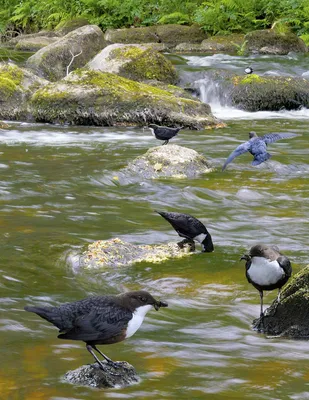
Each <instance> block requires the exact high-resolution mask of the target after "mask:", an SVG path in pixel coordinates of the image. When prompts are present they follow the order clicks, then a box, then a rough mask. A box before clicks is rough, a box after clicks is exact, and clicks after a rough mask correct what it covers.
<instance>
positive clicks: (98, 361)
mask: <svg viewBox="0 0 309 400" xmlns="http://www.w3.org/2000/svg"><path fill="white" fill-rule="evenodd" d="M86 349H87V350H88V351H89V353H90V354H92V356H93V358H94V359H95V360H96V362H97V363H98V364H99V367H100V368H101V369H102V371H106V368H105V365H107V364H106V363H104V364H103V363H102V361H100V360H99V359H98V357H97V356H96V355H95V353H94V351H93V350H96V351H97V352H98V353H99V354H101V355H102V356H103V357H104V358H105V360H106V361H107V363H108V364H110V365H112V366H113V367H114V368H118V365H117V363H115V362H114V361H112V360H111V359H110V358H108V357H106V355H105V354H103V353H102V352H101V351H100V350H99V349H98V348H97V347H96V346H94V345H93V346H91V345H90V344H86ZM92 349H93V350H92ZM109 373H110V374H111V375H115V376H117V375H118V374H114V373H112V372H109Z"/></svg>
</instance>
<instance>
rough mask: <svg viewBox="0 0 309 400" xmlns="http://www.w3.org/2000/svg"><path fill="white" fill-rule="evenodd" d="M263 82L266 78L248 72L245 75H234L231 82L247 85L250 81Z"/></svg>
mask: <svg viewBox="0 0 309 400" xmlns="http://www.w3.org/2000/svg"><path fill="white" fill-rule="evenodd" d="M265 82H267V79H265V78H263V77H261V76H260V75H257V74H250V75H246V76H245V77H242V76H235V77H234V78H233V83H234V84H235V85H248V84H251V83H265Z"/></svg>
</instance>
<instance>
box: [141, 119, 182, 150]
mask: <svg viewBox="0 0 309 400" xmlns="http://www.w3.org/2000/svg"><path fill="white" fill-rule="evenodd" d="M148 128H149V129H150V130H151V133H152V134H153V135H154V136H155V137H156V139H159V140H164V143H163V144H162V145H164V144H167V143H168V142H169V140H170V139H172V137H174V136H176V135H177V133H178V132H179V131H180V129H182V128H183V126H180V127H179V128H169V127H167V126H159V125H156V124H150V125H148Z"/></svg>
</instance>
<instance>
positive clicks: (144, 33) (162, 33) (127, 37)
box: [104, 24, 207, 47]
mask: <svg viewBox="0 0 309 400" xmlns="http://www.w3.org/2000/svg"><path fill="white" fill-rule="evenodd" d="M104 38H105V40H106V41H107V42H109V43H130V44H131V43H149V42H157V43H167V44H169V45H170V46H171V47H175V46H176V45H177V44H179V43H184V42H186V43H201V42H202V41H203V40H204V39H206V38H207V35H206V33H205V32H203V30H202V29H201V28H200V27H199V26H198V25H191V26H185V25H177V24H168V25H155V26H146V27H139V28H124V29H108V30H107V31H106V32H105V36H104Z"/></svg>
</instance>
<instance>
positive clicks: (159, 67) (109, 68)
mask: <svg viewBox="0 0 309 400" xmlns="http://www.w3.org/2000/svg"><path fill="white" fill-rule="evenodd" d="M87 68H89V69H91V70H95V71H102V72H112V73H115V74H119V75H121V76H124V77H126V78H129V79H133V80H136V81H145V80H151V79H155V80H158V81H162V82H166V83H175V82H176V81H177V73H176V69H175V67H174V66H173V64H172V63H171V62H170V61H169V60H168V59H167V58H165V57H164V55H162V54H160V53H159V52H158V51H156V50H154V49H153V48H151V47H149V46H147V45H125V44H112V45H110V46H107V47H106V48H105V49H103V50H102V51H101V52H100V53H99V54H97V55H96V56H95V57H94V58H93V59H92V60H91V61H90V62H89V63H88V64H87Z"/></svg>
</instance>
